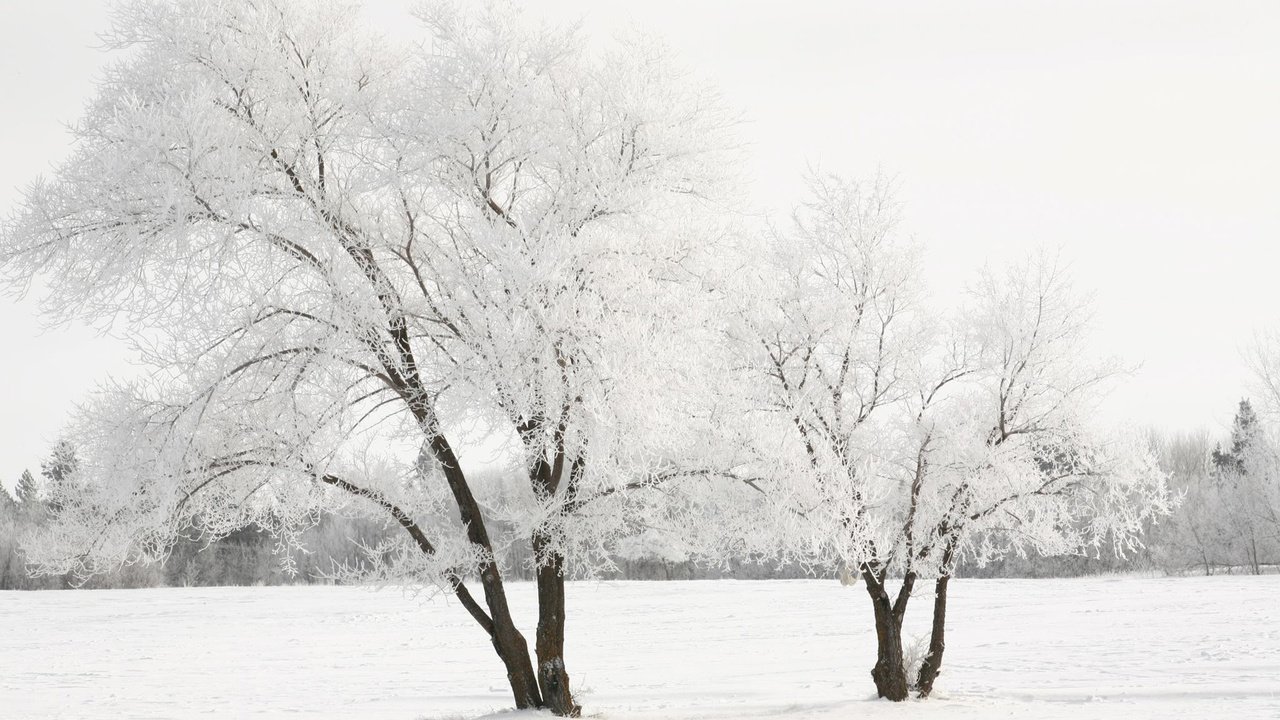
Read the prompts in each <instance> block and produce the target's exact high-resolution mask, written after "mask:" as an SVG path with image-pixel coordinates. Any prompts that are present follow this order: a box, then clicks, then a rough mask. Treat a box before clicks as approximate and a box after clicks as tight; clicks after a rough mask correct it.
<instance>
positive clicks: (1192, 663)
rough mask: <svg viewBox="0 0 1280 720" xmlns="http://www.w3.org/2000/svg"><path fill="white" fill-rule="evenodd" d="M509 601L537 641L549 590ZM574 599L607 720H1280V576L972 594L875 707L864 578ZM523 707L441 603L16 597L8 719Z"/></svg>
mask: <svg viewBox="0 0 1280 720" xmlns="http://www.w3.org/2000/svg"><path fill="white" fill-rule="evenodd" d="M511 590H512V594H513V601H514V602H515V603H517V610H518V611H521V612H522V614H523V616H524V617H526V618H527V619H528V622H527V623H526V636H527V637H528V638H529V640H530V644H532V640H533V632H532V614H533V607H534V606H533V592H532V590H533V588H532V587H531V586H529V585H523V584H521V585H515V586H513V587H512V589H511ZM928 602H929V600H928V598H927V596H923V595H921V594H919V593H918V594H917V597H916V598H915V600H914V603H915V605H914V607H913V610H914V611H915V614H916V617H915V620H916V621H917V623H918V625H917V626H916V627H915V628H910V627H909V628H908V633H907V635H908V636H910V635H911V634H912V633H913V632H916V633H922V632H923V629H924V627H923V625H924V623H925V622H927V618H926V617H923V616H922V614H924V613H926V612H927V610H928V607H927V603H928ZM569 607H570V615H569V645H568V654H567V659H568V661H569V664H570V671H571V672H572V673H573V679H574V681H575V682H576V684H577V693H578V699H579V701H580V702H582V703H583V705H584V706H585V709H586V715H587V716H589V717H599V718H607V719H609V720H627V719H633V718H634V719H640V718H645V719H649V718H673V719H675V718H680V719H692V718H706V719H712V718H715V719H720V718H789V719H791V718H797V719H798V718H805V719H815V720H816V719H822V720H827V719H834V718H1003V717H1026V718H1073V719H1076V718H1124V720H1137V719H1138V718H1170V717H1176V718H1179V719H1180V720H1186V719H1188V718H1218V717H1231V718H1280V576H1271V577H1261V578H1254V577H1216V578H1177V579H1139V578H1105V579H1083V580H958V581H956V582H955V583H954V584H953V585H952V602H951V610H950V613H949V621H950V622H949V625H950V632H949V635H948V642H947V656H946V662H945V665H944V670H943V674H942V676H941V678H940V679H939V681H938V688H937V691H936V697H934V698H933V699H930V700H926V701H911V702H908V703H905V704H901V705H894V704H891V703H886V702H881V701H876V700H874V689H873V686H872V684H871V679H870V677H869V674H868V673H869V670H870V666H871V664H872V662H873V661H874V656H875V643H874V637H873V631H872V627H871V622H870V610H869V607H868V603H867V601H866V597H865V595H864V593H863V590H862V588H861V587H841V586H840V585H839V584H838V583H836V582H834V581H773V582H738V581H708V582H668V583H658V582H652V583H639V582H609V583H572V584H570V587H569ZM909 614H910V613H909ZM510 707H511V699H510V697H509V695H508V692H507V689H506V686H505V682H504V680H503V677H502V669H501V665H500V664H499V662H498V659H497V657H496V656H495V655H494V654H493V652H492V650H491V649H490V647H489V646H488V644H487V642H486V641H485V639H484V637H483V635H482V633H481V632H480V630H479V628H477V627H476V626H474V624H473V623H472V621H471V620H470V618H469V617H468V616H467V615H466V613H465V612H464V611H463V610H462V609H461V608H460V607H459V606H458V605H457V603H456V602H453V603H450V602H446V601H445V600H444V599H443V598H439V597H437V598H434V599H432V598H428V597H425V596H418V597H414V596H411V595H407V594H405V593H403V592H401V591H400V590H394V589H383V590H377V591H375V590H370V589H363V588H334V587H288V588H201V589H194V588H193V589H160V590H136V591H133V590H107V591H80V592H29V593H18V592H4V593H0V716H3V717H4V718H7V719H12V720H36V719H37V718H68V719H72V718H74V719H84V720H98V719H111V720H125V719H127V718H174V719H175V720H189V719H193V718H204V717H209V718H220V719H231V718H344V719H347V718H362V719H369V720H384V719H385V720H419V719H423V718H425V719H427V720H444V719H446V718H447V719H450V720H455V719H463V718H466V719H469V718H477V717H486V716H489V715H490V714H496V717H499V718H507V719H514V718H516V717H524V716H525V714H523V713H522V714H519V715H517V714H516V713H513V712H505V710H506V709H508V708H510ZM530 715H531V714H530Z"/></svg>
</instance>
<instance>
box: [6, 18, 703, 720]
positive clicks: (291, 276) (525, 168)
mask: <svg viewBox="0 0 1280 720" xmlns="http://www.w3.org/2000/svg"><path fill="white" fill-rule="evenodd" d="M357 14H358V13H356V12H355V11H354V9H353V8H351V7H348V6H345V5H341V4H331V3H323V2H321V3H317V2H292V1H290V2H286V1H285V0H259V1H251V0H234V1H230V2H219V3H207V2H197V1H195V0H191V1H186V0H181V1H178V2H137V3H133V4H129V5H126V6H125V7H124V9H122V10H121V11H119V13H118V17H117V20H116V24H115V26H114V31H113V33H112V35H111V36H110V44H112V45H113V46H115V47H117V48H120V49H124V50H125V51H126V53H125V55H124V56H123V57H122V59H121V60H119V61H118V62H117V63H116V64H115V65H114V66H112V68H111V69H110V71H109V72H108V73H107V75H106V76H105V78H104V80H103V81H102V83H101V85H100V87H99V91H98V93H97V96H96V98H95V99H94V100H93V101H92V103H91V104H90V105H89V107H88V110H87V112H86V114H85V116H84V118H83V119H82V120H81V121H80V122H79V123H77V124H76V125H75V126H74V128H73V132H74V136H75V151H74V154H73V155H72V157H71V158H70V159H69V160H68V161H67V162H65V163H64V164H63V165H62V166H61V167H60V169H59V170H58V171H57V173H56V174H55V175H54V176H53V177H52V178H51V179H49V180H45V181H42V182H38V183H36V184H35V185H33V186H32V187H31V189H30V190H29V192H28V193H27V195H26V201H25V206H24V207H23V208H22V210H21V212H20V213H19V214H18V215H17V217H16V219H15V220H14V221H12V222H10V223H9V224H7V225H6V226H5V227H4V231H3V238H2V244H0V262H2V263H3V265H2V266H0V267H2V268H3V271H4V273H5V275H6V276H7V277H8V278H9V280H10V281H11V282H14V283H23V282H26V280H27V278H29V277H31V276H33V275H44V276H47V277H49V278H50V283H49V285H50V287H51V290H50V293H49V295H48V297H46V298H45V304H46V306H47V308H48V310H49V312H50V313H52V314H53V315H54V316H56V317H69V316H90V317H96V318H100V319H103V320H105V321H110V322H113V323H115V324H116V326H117V327H118V328H122V329H123V330H124V331H125V332H124V333H123V334H124V335H125V337H127V338H128V339H129V340H131V341H132V343H133V345H134V346H135V349H136V350H137V352H138V354H139V356H140V357H141V358H142V361H143V363H144V364H145V365H146V366H147V367H149V368H151V372H149V373H147V374H144V375H143V379H142V380H139V381H136V382H132V383H128V384H125V385H122V386H120V387H118V388H116V389H114V390H113V391H110V392H106V393H103V394H102V395H100V396H99V397H98V398H97V399H96V400H94V401H93V402H92V403H90V404H89V406H88V407H87V409H86V413H85V417H83V418H82V419H81V420H80V422H79V424H78V427H79V431H78V434H77V436H76V437H75V440H76V441H77V447H78V448H79V450H80V453H81V454H80V458H79V466H80V481H79V482H78V483H76V484H75V488H74V490H73V491H68V492H64V493H60V494H59V497H57V498H56V502H57V504H58V507H59V511H58V513H57V517H56V519H55V520H54V522H53V523H52V524H51V526H50V528H49V530H48V532H47V533H45V534H44V535H42V536H41V537H38V538H36V539H34V540H33V542H32V543H31V547H30V556H31V558H32V560H33V561H35V562H36V563H38V565H39V567H41V568H42V569H43V570H44V571H46V572H50V573H62V572H73V573H78V574H81V575H87V574H92V573H94V572H97V571H100V570H103V569H106V568H110V567H113V566H115V565H118V564H120V563H124V562H132V561H138V560H151V559H158V558H163V557H164V555H165V553H166V552H167V550H168V548H169V547H171V545H172V543H173V541H174V539H175V538H176V537H178V536H179V535H180V534H181V533H182V532H183V531H184V530H185V529H186V528H187V527H189V526H190V525H192V524H193V523H195V524H198V525H199V526H200V529H201V531H202V532H205V533H207V534H208V535H209V536H210V537H217V536H220V535H225V534H227V533H230V532H233V531H234V530H235V529H237V528H240V527H244V526H246V525H248V524H250V523H257V524H258V525H260V526H263V527H267V528H269V529H271V530H273V531H274V532H276V533H277V534H278V535H279V536H280V537H281V539H282V541H283V542H284V543H285V544H287V543H288V542H290V541H291V540H292V539H294V538H296V531H297V528H299V527H303V526H305V525H307V524H308V523H309V522H311V520H312V518H314V516H315V511H316V509H317V508H321V507H325V508H329V509H336V510H341V511H344V512H351V513H363V514H367V515H373V516H381V517H384V518H386V519H387V520H388V521H389V522H392V523H394V524H395V525H397V526H399V527H400V528H402V529H403V531H404V532H403V533H402V535H401V536H400V540H399V542H396V543H393V544H391V545H383V546H379V547H378V548H375V549H374V550H375V552H376V553H377V555H378V558H377V559H378V560H379V562H378V563H377V565H378V566H379V567H381V568H383V570H382V572H383V573H384V574H386V575H387V576H390V577H398V578H407V579H411V580H413V581H430V582H435V583H437V584H439V585H440V586H441V587H443V588H444V589H446V590H447V591H448V592H450V593H452V594H453V595H454V596H455V597H456V598H457V600H458V601H459V602H460V603H461V605H462V606H463V607H465V609H466V610H467V611H468V612H469V613H470V615H471V616H472V617H473V618H474V619H475V622H476V623H477V624H478V625H479V627H480V628H481V629H482V631H483V632H484V633H485V634H486V635H487V636H488V637H489V639H490V640H491V641H492V644H493V646H494V649H495V650H496V652H497V654H498V656H499V657H500V658H501V660H502V662H503V664H504V665H505V668H506V673H507V677H508V679H509V681H510V685H511V691H512V693H513V696H514V698H515V703H516V705H517V706H518V707H521V708H529V707H545V708H549V709H551V710H552V711H554V712H556V713H557V714H561V715H576V714H577V713H578V712H579V707H578V705H577V703H576V702H575V700H574V698H573V695H572V692H571V689H570V684H569V675H568V672H567V670H566V665H565V659H564V629H565V621H566V606H565V594H564V579H565V577H566V575H567V574H569V573H572V572H575V571H588V570H590V569H591V568H593V567H596V566H598V565H599V564H600V563H602V562H607V557H606V554H607V546H608V543H609V542H610V541H612V540H614V539H616V538H617V537H619V536H621V535H625V534H626V533H627V532H628V531H630V530H631V529H634V526H635V524H636V517H637V513H639V512H642V511H643V507H642V503H641V502H640V501H633V500H632V499H631V498H632V497H633V496H634V494H633V493H628V492H625V490H626V489H627V488H629V487H635V486H638V485H643V484H645V481H646V478H647V477H649V475H650V474H661V473H663V472H664V469H663V468H664V467H666V466H665V465H664V464H663V463H660V462H658V460H657V459H658V458H666V457H671V456H672V455H673V454H679V453H681V452H684V450H682V447H681V443H682V441H681V439H680V436H679V435H678V434H677V433H675V432H670V431H671V430H673V429H674V428H677V427H679V422H680V417H681V415H682V413H683V410H682V408H681V400H680V398H682V397H685V396H686V395H687V394H688V393H687V392H686V390H687V389H688V387H692V386H693V385H694V383H693V382H692V381H691V380H690V378H689V372H690V366H691V364H690V363H688V362H681V354H682V353H684V352H686V350H687V346H688V344H689V343H690V342H691V341H690V340H689V337H690V335H689V333H690V332H693V331H695V330H696V325H697V322H696V318H697V317H698V316H699V313H698V312H695V311H693V309H694V308H696V307H697V304H698V302H699V297H700V295H699V293H698V290H697V288H696V287H695V283H692V282H691V281H690V280H691V278H694V277H696V273H695V272H693V271H692V269H691V264H694V263H697V262H698V261H699V256H700V254H701V252H702V245H701V238H700V236H699V235H698V233H696V232H695V231H693V230H691V229H690V228H692V227H694V226H695V223H693V221H692V219H693V218H695V217H697V216H698V215H699V213H700V204H701V203H702V202H704V200H705V198H707V197H708V196H709V195H711V194H713V193H714V188H715V184H716V178H717V177H718V176H719V174H720V173H719V167H718V161H717V159H716V158H715V157H713V156H712V154H711V153H710V152H709V149H713V148H715V147H716V146H717V145H718V143H719V140H718V138H719V137H721V131H722V129H723V122H722V118H721V117H720V115H719V113H718V112H717V110H716V108H715V105H714V102H713V100H712V99H711V98H712V97H713V95H712V94H709V93H706V92H704V91H701V90H700V89H697V88H693V87H691V86H689V85H688V83H686V82H685V81H684V80H683V79H682V78H681V77H680V76H679V74H678V73H675V72H673V71H672V70H671V69H670V68H669V67H668V66H667V65H666V64H665V63H664V62H663V60H662V54H661V52H660V51H659V50H658V49H656V48H654V47H652V46H650V45H646V44H644V43H636V44H629V45H627V46H625V47H620V48H618V49H616V50H615V51H612V52H595V53H589V52H588V51H587V50H586V49H585V48H584V44H583V42H582V41H581V39H580V38H579V37H577V36H576V35H575V34H574V33H572V32H565V31H561V30H557V29H553V28H539V27H534V26H533V25H532V24H531V23H529V22H528V21H527V20H526V19H524V18H521V17H519V13H518V12H517V11H516V10H515V8H513V7H511V6H502V5H499V6H491V7H489V8H488V9H487V10H485V11H483V12H479V13H474V14H467V13H462V12H457V11H454V10H450V9H448V8H445V7H436V6H428V7H427V8H426V9H425V10H423V11H422V13H421V17H422V20H423V22H424V29H425V32H424V34H423V41H424V42H423V43H422V45H421V47H417V48H412V49H402V48H399V47H398V46H396V45H395V44H394V43H391V42H390V41H388V40H386V39H384V38H375V37H372V36H369V35H367V34H365V33H364V32H363V31H361V30H360V24H359V23H358V22H355V21H354V19H353V18H354V17H355V15H357ZM477 428H479V429H481V430H485V431H492V432H490V434H491V435H493V436H495V437H500V438H501V437H505V438H507V439H508V441H507V444H506V446H504V447H502V448H499V449H498V450H497V451H496V452H498V453H502V454H506V455H510V456H512V457H515V458H516V462H515V466H516V468H517V471H518V472H519V473H520V474H521V475H522V476H523V478H524V483H523V491H522V493H521V494H520V495H519V496H518V498H517V500H516V501H513V502H508V503H506V504H504V505H502V506H494V505H490V504H488V503H487V502H486V500H485V497H484V492H485V488H484V487H482V486H479V485H477V484H476V483H475V482H474V480H473V478H471V477H469V476H468V475H467V473H466V472H465V471H464V468H463V465H462V463H461V462H460V455H461V454H462V453H463V450H464V449H463V448H462V447H460V443H459V441H458V437H459V436H461V435H462V434H463V433H464V432H465V433H470V434H471V435H476V434H483V433H482V432H479V431H477ZM495 516H497V519H501V520H502V521H503V522H502V523H501V526H502V527H504V528H510V529H511V534H510V535H506V536H496V535H495V534H494V530H493V529H494V527H496V524H495V522H494V520H495ZM512 542H528V543H530V544H531V545H532V549H533V553H532V555H533V557H534V558H535V563H536V576H537V590H538V623H537V630H536V642H535V646H536V647H535V653H536V663H535V662H533V661H531V658H530V653H529V651H528V648H527V643H526V640H525V637H524V635H523V634H522V633H521V631H520V629H519V628H518V627H517V625H516V623H515V622H514V620H513V618H512V610H511V608H510V606H509V603H508V600H507V593H506V589H505V586H504V582H503V579H504V568H503V567H501V566H500V565H499V564H498V562H497V561H496V560H495V553H494V549H495V547H498V546H499V545H502V544H509V543H512ZM473 585H478V586H479V587H480V595H479V597H477V596H476V595H475V594H473V593H472V590H471V588H472V587H473Z"/></svg>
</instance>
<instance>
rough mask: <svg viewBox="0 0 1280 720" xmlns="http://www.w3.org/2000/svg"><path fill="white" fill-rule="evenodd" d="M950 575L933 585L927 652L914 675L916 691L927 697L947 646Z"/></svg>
mask: <svg viewBox="0 0 1280 720" xmlns="http://www.w3.org/2000/svg"><path fill="white" fill-rule="evenodd" d="M950 582H951V576H950V575H943V576H942V577H940V578H938V579H937V580H936V581H934V585H933V629H932V631H931V632H930V634H929V654H928V656H926V657H925V659H924V662H923V663H921V664H920V674H919V675H918V676H917V677H916V691H917V692H918V693H919V695H920V697H922V698H924V697H929V693H931V692H933V681H934V680H937V679H938V674H939V673H941V672H942V653H943V651H945V650H946V648H947V643H946V631H947V585H948V584H949V583H950Z"/></svg>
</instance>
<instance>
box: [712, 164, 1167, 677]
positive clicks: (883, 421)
mask: <svg viewBox="0 0 1280 720" xmlns="http://www.w3.org/2000/svg"><path fill="white" fill-rule="evenodd" d="M811 190H812V193H811V200H810V201H809V202H807V203H806V204H804V205H803V206H801V207H800V208H799V209H798V210H797V211H796V213H795V215H794V216H793V222H792V223H791V226H790V227H789V228H787V229H785V230H783V231H781V232H778V233H775V234H774V236H773V237H772V240H771V243H770V247H771V250H772V255H771V256H772V258H773V265H772V267H771V268H769V269H768V270H766V271H764V272H762V273H760V275H759V276H758V277H755V278H753V282H754V283H755V289H756V292H754V293H752V294H753V295H754V296H756V297H760V298H763V299H762V300H761V302H759V303H758V304H755V305H749V306H745V307H743V309H741V310H739V312H738V313H736V317H737V318H738V323H737V325H736V326H735V327H734V329H733V331H732V334H733V335H734V337H735V339H736V340H737V341H738V342H737V343H736V348H737V351H738V353H739V362H738V363H737V366H738V367H741V368H745V369H744V370H743V372H745V373H747V374H748V375H750V374H752V373H754V374H755V377H754V381H748V382H745V383H741V384H740V386H739V387H740V388H743V389H745V390H746V391H747V392H746V393H745V394H743V395H742V396H741V397H743V398H745V409H746V413H745V416H746V417H748V418H749V419H748V420H747V421H746V422H747V427H746V428H745V429H744V430H743V432H742V433H740V434H741V436H743V437H746V438H749V441H748V444H749V445H750V447H749V448H746V450H745V454H746V455H747V456H748V457H751V458H753V459H754V460H753V465H754V467H753V474H757V475H760V476H761V478H760V479H758V480H754V481H753V482H752V487H754V488H756V489H758V490H760V491H761V492H760V493H759V494H760V495H761V496H763V498H764V500H763V504H761V503H760V502H759V501H757V502H756V503H755V505H753V506H751V507H753V508H755V509H754V510H748V511H747V512H746V514H747V515H748V516H749V515H750V514H751V512H753V511H754V512H764V513H765V514H766V515H767V516H768V517H769V518H770V520H771V522H769V523H763V522H757V527H755V528H752V529H745V530H744V528H745V527H746V523H741V524H740V525H739V531H741V532H742V535H743V537H744V541H743V542H744V544H745V546H746V547H747V548H749V549H750V550H752V551H754V552H757V553H760V554H762V555H766V556H775V557H776V556H781V557H784V558H790V559H797V560H800V561H802V562H808V563H813V564H817V565H823V566H828V567H829V566H832V565H835V566H841V565H843V566H845V567H848V568H853V569H856V573H857V574H858V575H859V576H860V577H861V579H862V580H863V581H864V583H863V587H864V589H865V591H866V593H867V595H868V598H869V599H870V601H871V605H872V608H873V610H874V617H875V625H876V635H877V660H876V663H875V666H874V668H873V670H872V673H871V674H872V678H873V679H874V681H875V684H876V689H877V692H878V693H879V694H880V696H881V697H885V698H888V699H891V700H903V699H906V698H907V697H908V695H909V694H910V692H911V690H912V688H913V687H914V688H915V689H916V690H917V691H918V693H919V694H920V695H922V696H923V695H928V694H929V692H930V691H931V690H932V687H933V683H934V680H935V679H936V677H937V675H938V673H939V671H940V669H941V663H942V656H943V649H944V645H945V639H944V638H945V619H946V602H947V588H948V583H949V582H950V579H951V576H952V574H953V572H954V570H955V568H956V565H957V563H958V562H959V561H960V560H961V559H962V558H968V559H972V560H975V561H977V562H979V563H983V562H986V561H989V560H991V559H994V558H997V557H1000V556H1002V555H1005V554H1008V553H1026V552H1039V553H1045V554H1061V553H1074V552H1085V551H1095V552H1096V551H1101V550H1102V549H1103V548H1104V547H1107V548H1109V549H1114V551H1115V552H1124V551H1125V550H1127V549H1129V548H1132V547H1134V545H1135V543H1137V536H1138V534H1139V533H1140V532H1141V530H1142V528H1143V526H1144V523H1145V522H1146V521H1147V519H1149V518H1151V517H1153V516H1155V515H1159V514H1161V513H1163V512H1166V511H1167V495H1166V490H1165V485H1164V477H1163V475H1162V473H1161V472H1160V471H1159V470H1158V468H1157V467H1156V464H1155V461H1154V458H1153V457H1152V456H1151V455H1150V453H1149V452H1148V451H1147V449H1146V447H1145V445H1144V444H1143V443H1142V442H1141V441H1139V440H1137V439H1130V438H1127V437H1122V436H1117V435H1112V434H1108V433H1104V432H1099V431H1098V430H1096V429H1094V428H1092V427H1091V426H1090V425H1089V423H1088V422H1087V419H1088V417H1089V414H1090V412H1089V411H1090V410H1091V406H1092V402H1093V400H1094V398H1095V397H1096V393H1097V391H1098V390H1099V388H1100V386H1101V385H1102V384H1103V383H1104V382H1105V381H1106V380H1107V379H1108V378H1110V377H1111V376H1112V375H1113V374H1114V373H1113V371H1112V369H1111V368H1109V367H1108V366H1105V365H1102V366H1099V365H1094V364H1092V363H1091V362H1089V361H1088V360H1087V358H1086V356H1085V353H1084V348H1083V343H1084V339H1085V331H1086V327H1087V322H1086V321H1087V319H1088V315H1087V308H1086V307H1085V306H1084V304H1083V303H1082V302H1080V301H1079V300H1078V299H1077V298H1076V297H1075V295H1074V293H1073V292H1072V290H1071V288H1070V286H1069V283H1068V282H1067V278H1066V276H1065V273H1064V272H1063V271H1062V270H1061V268H1059V267H1058V266H1056V265H1055V264H1053V263H1051V262H1046V261H1044V260H1043V259H1042V260H1038V261H1035V262H1031V263H1028V264H1024V265H1021V266H1017V267H1013V268H1011V269H1010V270H1008V271H1007V272H1004V273H991V272H988V273H986V274H984V275H983V276H982V278H981V279H980V282H979V283H978V284H977V286H976V288H975V289H974V290H973V292H972V293H971V300H970V303H969V305H968V306H967V307H965V308H963V309H962V310H961V312H959V313H957V314H956V317H955V318H952V319H944V318H939V317H938V316H936V315H933V314H931V313H928V312H927V311H926V309H925V308H924V307H923V306H922V304H921V302H920V300H919V297H920V295H921V291H920V287H919V280H918V277H917V274H916V272H915V263H914V252H913V250H912V247H911V245H910V243H908V242H906V241H905V240H904V239H903V238H901V237H900V235H899V233H898V232H897V231H896V226H897V221H898V206H897V205H896V203H894V201H893V198H892V193H891V187H890V186H889V184H888V183H886V182H884V181H883V180H880V181H876V182H873V183H867V184H863V183H855V182H849V181H845V180H841V179H839V178H835V177H818V178H815V179H814V180H813V181H811ZM765 525H768V530H766V529H765V528H764V526H765ZM893 578H897V579H898V580H896V581H895V580H893ZM922 579H930V580H933V582H934V603H933V623H932V632H931V637H930V643H929V650H928V654H927V656H926V657H925V659H924V661H923V663H922V665H921V667H920V669H919V672H918V674H917V675H916V676H915V677H908V673H907V667H906V662H905V658H904V652H903V646H902V626H903V620H904V617H905V614H906V611H907V607H908V604H909V602H910V600H911V598H912V593H913V590H914V587H915V584H916V582H917V581H919V580H922ZM895 582H896V583H897V584H896V585H895Z"/></svg>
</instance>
